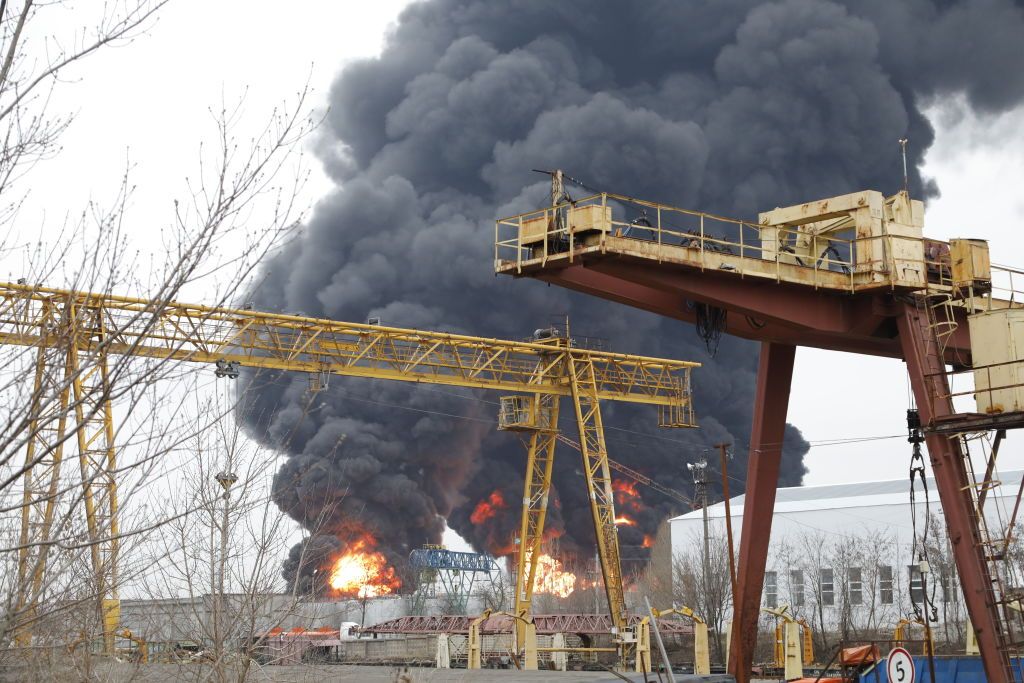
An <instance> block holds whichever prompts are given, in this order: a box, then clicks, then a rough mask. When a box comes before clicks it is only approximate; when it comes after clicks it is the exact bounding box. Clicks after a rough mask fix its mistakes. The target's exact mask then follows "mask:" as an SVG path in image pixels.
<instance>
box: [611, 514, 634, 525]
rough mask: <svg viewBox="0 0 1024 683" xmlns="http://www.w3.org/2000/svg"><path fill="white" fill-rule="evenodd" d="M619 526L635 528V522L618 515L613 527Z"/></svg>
mask: <svg viewBox="0 0 1024 683" xmlns="http://www.w3.org/2000/svg"><path fill="white" fill-rule="evenodd" d="M620 524H621V525H622V526H636V522H634V521H633V520H631V519H630V518H629V517H626V516H625V515H620V516H618V517H616V518H615V526H619V525H620Z"/></svg>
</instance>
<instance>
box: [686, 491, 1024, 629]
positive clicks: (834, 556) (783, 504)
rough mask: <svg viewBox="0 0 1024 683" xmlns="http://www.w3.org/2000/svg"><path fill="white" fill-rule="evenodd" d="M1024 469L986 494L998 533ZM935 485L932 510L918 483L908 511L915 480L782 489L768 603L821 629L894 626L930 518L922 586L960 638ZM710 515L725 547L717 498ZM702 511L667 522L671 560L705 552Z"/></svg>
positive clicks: (1016, 581)
mask: <svg viewBox="0 0 1024 683" xmlns="http://www.w3.org/2000/svg"><path fill="white" fill-rule="evenodd" d="M1022 474H1024V472H1021V471H1014V472H1006V473H1002V474H1001V476H1000V477H999V478H1000V480H1001V482H1002V485H1001V486H999V487H997V488H995V489H993V490H991V491H990V493H989V494H988V500H987V501H986V502H985V508H984V510H985V517H986V521H987V525H988V529H989V533H990V536H992V537H1005V534H1004V532H1003V530H1004V529H1005V528H1006V526H1007V524H1008V521H1009V518H1010V515H1011V514H1012V511H1013V503H1014V500H1015V498H1016V494H1017V491H1018V488H1019V486H1020V481H1021V477H1022ZM929 485H930V486H929V488H930V490H929V499H930V506H929V507H930V514H928V513H926V503H925V500H924V494H923V490H922V488H921V484H920V482H918V483H917V492H916V504H915V505H914V506H913V508H912V506H911V503H910V481H909V479H897V480H892V481H874V482H863V483H850V484H838V485H830V486H802V487H792V488H783V489H779V490H778V494H777V496H776V502H775V514H774V518H773V521H772V536H771V543H770V547H769V556H768V564H767V569H766V574H765V583H764V587H763V591H762V605H764V606H766V607H775V606H779V605H783V604H787V605H790V606H791V607H792V611H793V612H795V613H796V614H797V615H798V616H802V617H804V618H805V619H807V620H808V621H809V622H810V623H811V624H813V625H815V626H816V628H822V629H823V630H829V631H831V630H840V631H843V632H850V631H854V632H857V631H861V632H862V631H867V630H880V631H884V630H887V629H891V628H892V627H893V626H894V625H895V624H896V623H897V622H898V621H899V620H900V619H901V618H903V617H908V616H910V617H912V616H913V614H914V609H913V605H912V604H911V600H913V601H914V602H915V603H917V604H918V605H920V603H921V589H922V584H921V575H920V571H919V561H918V558H917V557H915V556H914V555H912V547H913V538H914V529H915V526H916V529H917V534H918V538H920V537H921V535H922V534H923V532H924V529H925V525H926V518H930V520H931V523H930V525H929V529H928V537H927V545H928V553H927V555H928V557H927V559H928V561H929V572H928V574H927V575H926V577H925V588H926V589H927V591H928V595H929V596H931V598H930V599H931V602H932V603H933V604H934V605H935V607H936V612H937V617H938V620H939V622H940V623H944V624H949V625H951V626H952V627H953V629H954V631H955V632H954V633H949V637H950V638H951V639H958V638H961V637H962V633H963V631H962V623H963V620H964V618H965V610H964V608H963V599H962V596H961V594H960V590H959V582H957V581H956V579H955V573H954V569H953V561H952V557H951V553H950V547H949V541H948V539H947V537H946V535H945V528H944V525H943V522H942V511H941V507H940V504H939V501H938V494H937V492H936V491H935V488H934V483H933V482H931V481H930V479H929ZM743 502H744V496H737V497H735V498H732V499H731V501H730V507H731V515H732V525H733V533H734V536H735V547H736V553H737V555H738V554H739V544H740V537H741V535H742V519H743ZM912 509H913V510H915V511H916V521H915V519H914V515H912V514H911V513H912ZM707 513H708V526H709V536H710V538H711V543H712V544H713V545H712V548H714V547H715V546H714V544H725V542H726V541H725V538H726V525H725V504H724V503H718V504H715V505H711V506H709V507H708V510H707ZM703 517H704V513H703V511H702V510H695V511H693V512H690V513H687V514H685V515H681V516H679V517H675V518H673V519H672V520H670V522H671V535H672V551H673V556H674V557H689V558H694V557H699V556H701V555H702V553H703V536H704V524H703ZM718 547H719V548H721V547H722V546H718ZM1021 547H1022V546H1021V545H1020V544H1019V543H1016V542H1014V543H1013V544H1012V545H1011V548H1010V552H1009V553H1008V555H1009V557H1010V558H1011V562H1009V563H1008V566H1007V567H1006V571H1007V573H1008V581H1009V582H1010V583H1011V584H1012V585H1014V586H1019V585H1022V583H1024V581H1021V579H1020V573H1021V562H1020V556H1021V553H1020V552H1019V549H1020V548H1021ZM711 554H712V557H714V558H717V559H719V560H720V559H721V558H727V557H728V555H727V554H725V553H724V552H712V553H711ZM1013 560H1015V561H1013ZM711 571H712V572H728V567H727V565H725V566H712V567H711ZM949 628H950V627H947V630H948V629H949Z"/></svg>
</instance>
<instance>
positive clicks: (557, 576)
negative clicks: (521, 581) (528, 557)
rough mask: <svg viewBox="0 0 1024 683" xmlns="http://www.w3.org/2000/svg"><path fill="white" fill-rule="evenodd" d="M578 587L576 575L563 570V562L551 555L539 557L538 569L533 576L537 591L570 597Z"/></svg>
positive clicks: (534, 587)
mask: <svg viewBox="0 0 1024 683" xmlns="http://www.w3.org/2000/svg"><path fill="white" fill-rule="evenodd" d="M575 589H576V575H575V574H573V573H572V572H567V571H563V570H562V563H561V562H560V561H559V560H556V559H555V558H553V557H551V556H550V555H541V556H540V557H538V558H537V570H536V573H535V574H534V576H533V591H534V592H535V593H550V594H552V595H557V596H558V597H560V598H565V597H568V596H569V595H570V594H571V593H572V592H573V591H574V590H575Z"/></svg>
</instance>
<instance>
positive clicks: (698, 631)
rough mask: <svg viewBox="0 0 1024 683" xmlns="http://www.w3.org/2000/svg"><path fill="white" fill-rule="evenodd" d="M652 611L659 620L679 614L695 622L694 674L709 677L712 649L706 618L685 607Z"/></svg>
mask: <svg viewBox="0 0 1024 683" xmlns="http://www.w3.org/2000/svg"><path fill="white" fill-rule="evenodd" d="M652 611H653V612H654V616H655V617H657V618H659V619H660V618H661V617H665V616H668V615H670V614H678V615H679V616H681V617H687V618H688V619H692V620H693V673H694V674H695V675H698V676H706V675H709V674H710V673H711V649H710V648H709V646H708V644H709V641H708V624H707V622H706V621H704V618H703V617H701V616H700V615H698V614H697V613H696V612H694V611H693V610H692V609H690V608H689V607H685V606H681V607H672V608H670V609H662V610H659V609H656V610H652ZM727 651H728V650H727Z"/></svg>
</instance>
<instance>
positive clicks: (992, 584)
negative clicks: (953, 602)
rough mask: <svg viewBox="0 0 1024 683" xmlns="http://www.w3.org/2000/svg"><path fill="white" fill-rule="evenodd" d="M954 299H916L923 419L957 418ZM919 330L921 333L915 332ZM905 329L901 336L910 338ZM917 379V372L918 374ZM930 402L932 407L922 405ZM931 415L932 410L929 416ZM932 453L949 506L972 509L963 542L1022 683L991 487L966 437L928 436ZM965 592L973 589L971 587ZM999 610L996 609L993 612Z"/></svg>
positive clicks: (1000, 642)
mask: <svg viewBox="0 0 1024 683" xmlns="http://www.w3.org/2000/svg"><path fill="white" fill-rule="evenodd" d="M955 305H956V304H955V303H954V302H953V300H952V297H950V296H949V295H948V294H936V295H926V296H920V297H917V298H916V301H915V302H914V304H913V308H911V309H910V310H911V316H910V317H911V318H912V320H913V322H912V324H911V325H910V329H909V330H907V331H906V332H909V334H910V336H911V337H912V339H913V344H914V347H916V348H915V351H916V354H915V355H916V358H915V359H914V360H915V361H916V363H918V364H919V371H920V373H921V375H923V379H924V382H923V385H924V387H925V395H924V396H922V395H920V392H918V394H919V395H918V403H919V408H921V409H922V416H925V415H926V416H927V419H928V421H933V420H934V419H935V418H936V417H937V416H940V417H950V416H953V415H954V414H955V408H954V406H953V400H952V396H951V395H950V393H951V392H950V389H949V382H948V379H947V376H946V374H945V371H946V361H945V355H944V352H945V348H946V342H947V341H948V340H949V337H950V336H951V335H952V334H953V333H954V332H955V331H956V329H957V327H958V325H957V322H956V319H955V315H954V306H955ZM915 328H916V329H915ZM906 332H904V331H903V330H901V335H902V334H905V333H906ZM907 362H908V367H909V366H910V365H911V362H912V361H911V358H909V357H908V358H907ZM912 379H913V374H912ZM924 403H927V406H925V405H922V404H924ZM925 411H926V412H925ZM927 439H928V447H929V451H931V450H932V449H933V448H934V447H938V449H939V450H940V451H941V453H939V454H936V453H932V454H931V455H932V462H933V466H936V465H938V466H941V469H942V470H943V472H941V473H940V471H938V470H936V471H935V472H934V474H935V478H936V480H938V478H939V476H942V477H943V478H944V482H946V490H945V495H942V494H943V493H944V492H943V482H940V481H936V483H937V485H938V487H939V492H940V495H942V498H943V506H944V508H949V507H953V506H954V505H955V506H956V507H959V508H960V509H961V510H966V512H967V516H968V519H969V520H970V525H969V526H970V527H972V537H971V538H969V539H968V538H962V539H961V540H960V543H970V544H971V549H972V551H973V556H974V559H973V561H974V562H980V563H981V564H982V565H983V566H984V568H985V571H984V572H983V575H984V576H985V580H986V581H987V585H986V586H984V587H983V588H982V589H981V590H982V591H983V594H984V603H985V605H986V606H987V608H988V610H989V613H990V615H991V616H992V617H993V618H994V620H995V624H996V629H995V633H994V634H993V635H994V638H995V642H996V645H997V649H998V653H999V660H1000V668H1001V669H1002V673H1003V679H1002V680H1005V681H1013V682H1014V683H1020V682H1021V680H1022V679H1021V676H1020V671H1019V670H1017V669H1016V668H1015V667H1013V666H1012V665H1011V661H1010V658H1011V656H1014V655H1016V654H1017V653H1018V651H1019V646H1021V645H1022V644H1024V641H1022V640H1021V638H1020V634H1019V631H1020V629H1019V628H1017V629H1015V628H1014V627H1013V626H1014V622H1017V623H1018V624H1019V623H1021V622H1020V619H1019V617H1013V616H1012V615H1011V607H1010V605H1013V604H1019V601H1020V597H1021V596H1019V595H1014V594H1012V593H1011V592H1008V591H1007V590H1006V587H1005V585H1004V582H1003V580H1002V578H1001V576H1002V573H1003V562H1004V553H1003V552H1002V551H1001V550H997V549H998V548H1001V546H1002V545H1003V543H1004V542H1005V539H1001V538H1000V539H995V538H992V536H991V534H990V533H989V531H988V528H987V525H986V523H985V518H984V515H983V514H982V513H980V507H979V500H978V497H979V493H980V491H981V490H982V487H984V486H988V483H987V482H982V485H981V486H979V484H978V482H977V481H976V478H975V477H974V474H973V466H972V463H971V461H970V457H969V455H970V454H969V451H968V450H967V449H966V448H965V445H964V440H963V435H951V436H950V435H938V434H930V435H928V436H927ZM945 456H948V457H949V461H948V462H942V460H943V458H944V457H945ZM951 476H952V477H955V479H956V490H955V493H954V494H953V495H954V497H959V498H960V500H953V501H948V500H947V499H948V497H949V496H950V494H951V490H950V488H948V482H949V478H950V477H951ZM947 512H948V509H947ZM964 592H965V593H966V592H967V589H966V587H965V591H964ZM993 608H994V609H993Z"/></svg>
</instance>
